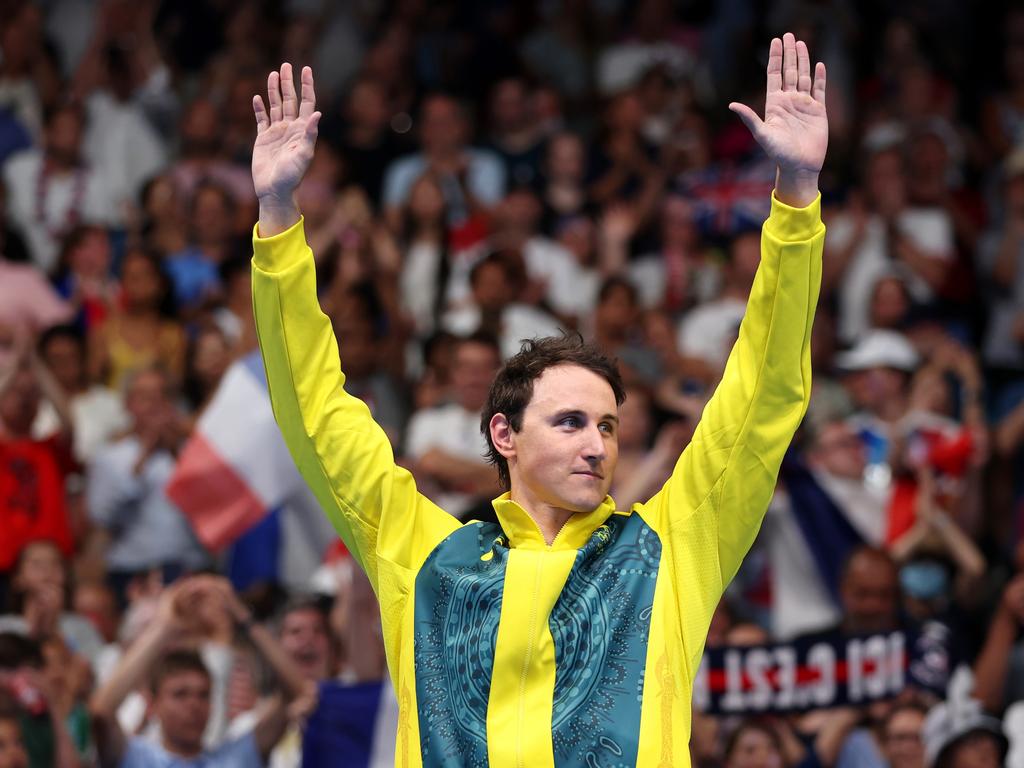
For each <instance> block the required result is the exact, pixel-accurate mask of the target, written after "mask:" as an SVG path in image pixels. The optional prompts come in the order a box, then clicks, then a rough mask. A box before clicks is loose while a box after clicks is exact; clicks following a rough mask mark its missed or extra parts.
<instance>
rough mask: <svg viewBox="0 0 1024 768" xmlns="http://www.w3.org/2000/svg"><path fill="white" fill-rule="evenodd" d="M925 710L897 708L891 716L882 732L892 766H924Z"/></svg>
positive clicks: (887, 758) (885, 751) (904, 767)
mask: <svg viewBox="0 0 1024 768" xmlns="http://www.w3.org/2000/svg"><path fill="white" fill-rule="evenodd" d="M924 718H925V715H924V713H923V712H920V711H918V710H917V709H912V708H909V707H907V708H897V709H896V710H894V711H893V713H892V714H891V715H890V716H889V718H888V720H887V721H886V723H885V729H884V731H883V734H882V750H883V752H884V753H885V758H886V760H888V761H889V765H890V766H891V768H923V767H924V742H923V741H922V740H921V727H922V726H923V725H924Z"/></svg>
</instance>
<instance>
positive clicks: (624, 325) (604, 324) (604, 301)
mask: <svg viewBox="0 0 1024 768" xmlns="http://www.w3.org/2000/svg"><path fill="white" fill-rule="evenodd" d="M636 313H637V306H636V294H635V293H634V292H633V291H632V290H630V287H629V286H628V285H626V284H623V283H615V284H612V285H609V286H608V289H607V290H606V291H605V293H604V296H603V297H602V298H601V300H600V301H599V303H598V305H597V309H596V318H595V319H596V321H597V327H598V328H599V329H601V331H602V332H603V333H610V334H612V335H622V334H625V333H626V332H628V331H629V329H630V328H632V326H633V324H634V323H635V321H636Z"/></svg>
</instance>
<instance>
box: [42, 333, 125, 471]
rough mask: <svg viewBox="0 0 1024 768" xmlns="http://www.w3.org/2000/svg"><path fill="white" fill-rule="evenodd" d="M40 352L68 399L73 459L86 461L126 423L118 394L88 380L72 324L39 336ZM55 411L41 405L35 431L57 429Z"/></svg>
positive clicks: (78, 337) (82, 348) (82, 347)
mask: <svg viewBox="0 0 1024 768" xmlns="http://www.w3.org/2000/svg"><path fill="white" fill-rule="evenodd" d="M38 346H39V356H40V358H41V359H42V361H43V362H44V363H45V364H46V367H47V368H48V369H49V370H50V371H52V372H53V377H54V379H55V380H56V382H57V384H59V385H60V388H61V390H62V391H63V393H64V395H65V396H66V397H67V399H68V407H69V408H70V411H71V431H72V437H73V448H74V456H75V459H76V460H77V461H79V462H81V463H83V464H85V463H87V462H88V461H89V459H91V458H92V456H93V454H95V453H96V451H97V450H99V448H100V447H101V446H102V445H104V444H105V443H107V442H109V441H110V440H111V439H112V438H113V437H114V436H115V435H117V434H118V433H119V432H121V431H123V430H124V429H125V428H126V427H127V426H128V414H127V413H125V410H124V404H123V402H122V400H121V397H120V396H119V395H118V394H117V393H116V392H112V391H111V390H109V389H107V388H106V387H104V386H102V385H100V384H97V383H93V382H90V381H89V379H88V377H87V375H86V370H87V360H86V358H87V353H86V342H85V337H84V336H83V335H82V333H81V331H79V330H78V329H76V328H75V327H73V326H68V325H55V326H53V327H51V328H49V329H48V330H47V331H46V332H45V333H43V334H42V336H40V338H39V344H38ZM59 427H60V422H59V419H58V417H57V414H56V411H55V410H54V409H53V406H52V405H50V404H49V403H44V404H43V406H42V407H41V408H40V413H39V416H38V417H37V418H36V421H35V423H34V425H33V431H34V432H35V434H37V435H51V434H54V433H55V432H57V431H58V430H59Z"/></svg>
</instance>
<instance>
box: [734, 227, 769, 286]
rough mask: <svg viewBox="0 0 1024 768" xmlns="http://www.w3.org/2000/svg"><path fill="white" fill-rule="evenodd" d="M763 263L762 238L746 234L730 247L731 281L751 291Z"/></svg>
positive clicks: (740, 236)
mask: <svg viewBox="0 0 1024 768" xmlns="http://www.w3.org/2000/svg"><path fill="white" fill-rule="evenodd" d="M760 263H761V236H760V235H759V234H758V233H756V232H746V233H744V234H742V235H739V236H738V237H737V238H736V239H735V240H733V241H732V245H731V246H730V247H729V270H728V272H729V279H730V280H731V281H732V282H734V283H735V285H736V286H738V287H741V288H743V289H744V290H749V289H750V286H752V285H753V284H754V275H756V274H757V267H758V265H760Z"/></svg>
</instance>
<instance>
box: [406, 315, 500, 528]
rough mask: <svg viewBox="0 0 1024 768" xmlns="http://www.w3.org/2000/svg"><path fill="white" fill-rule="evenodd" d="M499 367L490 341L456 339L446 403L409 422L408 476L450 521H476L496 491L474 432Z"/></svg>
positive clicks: (478, 433) (483, 337)
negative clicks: (448, 514)
mask: <svg viewBox="0 0 1024 768" xmlns="http://www.w3.org/2000/svg"><path fill="white" fill-rule="evenodd" d="M500 365H501V351H500V349H499V348H498V342H497V341H496V340H495V339H494V337H493V336H490V335H489V334H487V333H485V332H477V333H475V334H473V335H471V336H467V337H465V338H462V339H458V340H457V341H456V342H455V349H454V352H453V360H452V369H451V395H452V397H451V402H449V403H447V404H445V405H441V406H438V407H435V408H431V409H429V410H420V411H417V412H416V413H414V414H413V415H412V418H411V419H410V420H409V427H408V431H407V433H406V439H405V452H406V454H407V455H408V456H409V458H411V459H412V460H413V474H414V475H415V476H416V480H417V482H418V483H419V484H420V486H421V488H423V489H424V492H425V493H427V494H428V495H430V496H432V497H433V500H434V501H435V502H436V503H437V504H438V505H439V506H440V507H441V508H442V509H445V510H448V511H449V512H451V513H452V514H453V515H455V516H456V517H460V518H461V517H463V516H464V515H466V514H467V513H472V517H473V518H474V519H482V518H481V515H484V516H487V514H486V513H487V512H488V510H487V509H486V508H487V507H489V506H490V499H492V498H494V497H495V496H497V495H498V494H499V492H500V489H499V488H498V483H497V478H496V477H495V475H494V469H493V467H491V465H490V464H489V463H488V462H487V461H486V460H485V459H484V454H485V453H486V449H487V444H486V442H485V441H484V437H483V433H482V432H481V431H480V410H481V409H482V408H483V407H484V404H485V403H486V402H487V391H488V389H489V388H490V386H491V382H492V381H493V380H494V376H495V374H496V373H497V372H498V368H499V367H500ZM481 508H482V509H481ZM467 519H468V518H467Z"/></svg>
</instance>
